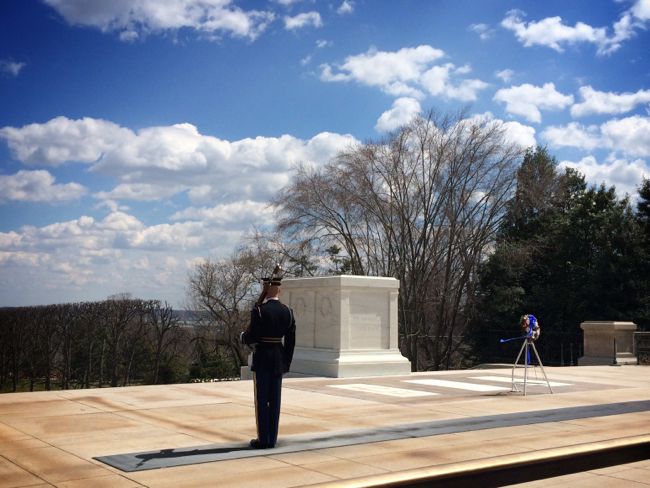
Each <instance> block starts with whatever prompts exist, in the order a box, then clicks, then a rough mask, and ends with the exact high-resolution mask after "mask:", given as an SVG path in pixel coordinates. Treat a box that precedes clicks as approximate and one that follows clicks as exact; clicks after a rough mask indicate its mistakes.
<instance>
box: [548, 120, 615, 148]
mask: <svg viewBox="0 0 650 488" xmlns="http://www.w3.org/2000/svg"><path fill="white" fill-rule="evenodd" d="M542 137H543V138H544V139H546V140H547V141H549V142H550V143H551V145H552V146H554V147H578V148H580V149H585V150H588V151H590V150H592V149H596V148H598V147H601V146H602V141H601V137H600V131H599V128H598V127H597V126H595V125H591V126H588V127H585V126H583V125H582V124H578V123H576V122H571V123H569V124H568V125H565V126H550V127H547V128H546V129H545V130H544V132H542Z"/></svg>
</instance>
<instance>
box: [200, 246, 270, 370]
mask: <svg viewBox="0 0 650 488" xmlns="http://www.w3.org/2000/svg"><path fill="white" fill-rule="evenodd" d="M257 258H258V256H257V255H256V254H255V253H254V252H252V251H250V250H239V251H237V252H236V253H235V255H234V256H233V257H232V258H230V259H228V260H224V261H219V262H215V261H212V260H210V259H207V260H205V261H203V262H201V263H200V264H198V265H196V267H195V268H194V270H193V271H192V272H191V274H190V277H189V288H188V295H189V300H190V303H191V305H192V307H193V309H194V310H197V311H205V312H208V313H209V316H210V321H211V325H212V327H213V328H214V331H215V335H214V341H215V348H218V347H219V346H222V347H225V348H226V349H227V350H228V351H229V353H230V355H231V357H232V359H233V361H234V362H235V365H236V367H237V368H239V367H241V366H242V365H244V364H246V362H247V358H248V352H247V350H246V349H245V347H244V346H243V345H242V344H241V342H240V340H239V335H240V333H241V331H242V330H244V328H245V327H246V326H247V325H248V322H249V320H250V310H251V306H252V304H253V302H254V292H255V290H256V288H255V285H256V284H257V283H258V279H257V278H256V272H255V270H256V268H257V266H256V263H257V262H258V261H257Z"/></svg>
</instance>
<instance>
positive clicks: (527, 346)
mask: <svg viewBox="0 0 650 488" xmlns="http://www.w3.org/2000/svg"><path fill="white" fill-rule="evenodd" d="M531 349H532V350H533V352H534V353H535V357H536V358H537V362H538V363H539V367H540V369H541V370H542V374H543V375H544V379H545V380H546V384H547V386H548V389H549V390H550V392H551V393H553V388H551V383H550V382H549V381H548V378H547V377H546V371H544V365H543V364H542V360H541V359H540V358H539V354H537V348H536V347H535V342H533V338H532V337H524V343H523V344H522V345H521V349H519V354H518V355H517V359H515V364H513V365H512V391H519V389H518V388H517V384H516V383H515V369H516V368H517V364H518V363H519V358H521V355H522V354H523V355H524V396H526V384H527V383H528V366H529V365H530V350H531Z"/></svg>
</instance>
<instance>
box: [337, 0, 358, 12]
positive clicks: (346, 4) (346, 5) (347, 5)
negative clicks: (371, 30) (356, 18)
mask: <svg viewBox="0 0 650 488" xmlns="http://www.w3.org/2000/svg"><path fill="white" fill-rule="evenodd" d="M352 12H354V2H353V1H352V0H343V3H341V5H340V6H339V8H337V9H336V13H337V14H339V15H346V14H351V13H352Z"/></svg>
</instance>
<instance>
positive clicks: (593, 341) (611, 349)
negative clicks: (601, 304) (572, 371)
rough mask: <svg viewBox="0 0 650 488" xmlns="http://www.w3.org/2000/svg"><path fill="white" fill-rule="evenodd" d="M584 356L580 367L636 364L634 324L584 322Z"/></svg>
mask: <svg viewBox="0 0 650 488" xmlns="http://www.w3.org/2000/svg"><path fill="white" fill-rule="evenodd" d="M580 328H581V329H582V330H583V331H584V356H582V357H581V358H579V359H578V365H579V366H592V365H598V364H636V357H635V356H634V331H635V330H636V324H635V323H634V322H600V321H594V322H582V323H581V324H580Z"/></svg>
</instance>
